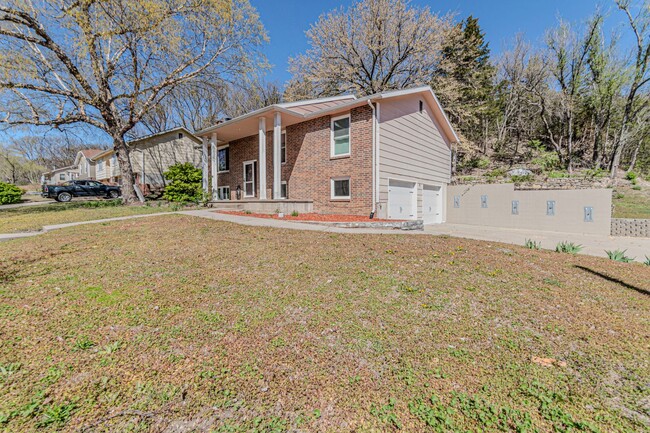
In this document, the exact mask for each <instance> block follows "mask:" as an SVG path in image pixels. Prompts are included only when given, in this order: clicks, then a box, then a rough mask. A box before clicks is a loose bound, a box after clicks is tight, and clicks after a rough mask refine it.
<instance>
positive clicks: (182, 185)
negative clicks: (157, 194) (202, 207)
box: [163, 162, 202, 203]
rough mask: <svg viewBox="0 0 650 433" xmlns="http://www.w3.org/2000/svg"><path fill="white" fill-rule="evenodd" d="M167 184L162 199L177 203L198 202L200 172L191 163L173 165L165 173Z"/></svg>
mask: <svg viewBox="0 0 650 433" xmlns="http://www.w3.org/2000/svg"><path fill="white" fill-rule="evenodd" d="M165 179H167V180H169V184H168V185H167V186H166V187H165V192H164V193H163V198H164V199H165V200H169V201H173V202H177V203H190V202H198V201H199V200H201V195H202V171H201V169H200V168H196V167H194V166H193V165H192V164H191V163H189V162H186V163H184V164H175V165H172V166H171V167H169V170H168V171H166V172H165Z"/></svg>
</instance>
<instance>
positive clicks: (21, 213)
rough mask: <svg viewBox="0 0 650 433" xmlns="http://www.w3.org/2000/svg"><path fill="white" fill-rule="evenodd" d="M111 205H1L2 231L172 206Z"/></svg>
mask: <svg viewBox="0 0 650 433" xmlns="http://www.w3.org/2000/svg"><path fill="white" fill-rule="evenodd" d="M111 204H112V203H111V202H108V201H85V202H83V201H80V202H72V203H56V204H51V205H43V206H25V207H19V208H13V209H2V208H0V233H14V232H27V231H37V230H41V229H42V228H43V226H46V225H53V224H64V223H72V222H78V221H91V220H97V219H105V218H115V217H123V216H129V215H144V214H151V213H158V212H170V211H171V208H170V207H169V206H161V207H158V206H113V205H111Z"/></svg>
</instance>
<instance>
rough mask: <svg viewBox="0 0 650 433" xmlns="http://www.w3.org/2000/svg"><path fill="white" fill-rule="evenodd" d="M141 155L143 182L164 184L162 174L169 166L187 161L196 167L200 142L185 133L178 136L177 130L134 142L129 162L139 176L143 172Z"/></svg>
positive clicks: (199, 156) (199, 153) (199, 155)
mask: <svg viewBox="0 0 650 433" xmlns="http://www.w3.org/2000/svg"><path fill="white" fill-rule="evenodd" d="M143 155H144V175H145V178H146V180H145V183H148V184H150V185H156V186H162V185H164V179H163V174H164V172H165V171H167V169H168V168H169V167H170V166H172V165H174V164H178V163H186V162H189V163H191V164H192V165H194V166H195V167H198V166H199V165H200V163H201V149H200V144H198V143H196V142H195V141H194V140H192V139H191V138H189V137H187V134H185V135H184V136H183V138H178V132H173V133H170V134H165V135H162V136H159V137H155V138H153V139H151V140H146V141H144V142H139V143H136V145H135V149H134V151H133V152H131V164H132V166H133V171H134V172H135V173H138V174H139V175H140V176H142V172H143V169H142V160H143Z"/></svg>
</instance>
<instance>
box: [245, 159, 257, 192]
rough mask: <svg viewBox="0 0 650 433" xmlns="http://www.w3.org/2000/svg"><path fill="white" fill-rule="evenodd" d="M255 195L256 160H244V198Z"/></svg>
mask: <svg viewBox="0 0 650 433" xmlns="http://www.w3.org/2000/svg"><path fill="white" fill-rule="evenodd" d="M250 197H255V161H246V162H244V198H250Z"/></svg>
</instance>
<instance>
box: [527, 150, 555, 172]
mask: <svg viewBox="0 0 650 433" xmlns="http://www.w3.org/2000/svg"><path fill="white" fill-rule="evenodd" d="M532 163H533V164H535V165H538V166H540V167H541V168H542V170H544V171H551V170H554V169H556V168H559V167H560V158H559V157H558V156H557V153H555V152H542V154H541V155H539V156H538V157H537V158H534V159H533V161H532Z"/></svg>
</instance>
